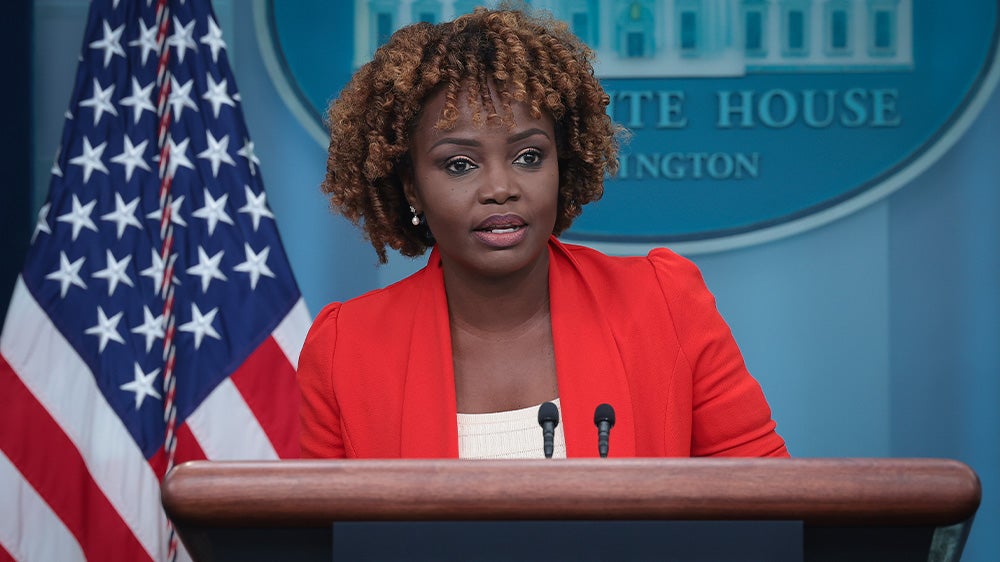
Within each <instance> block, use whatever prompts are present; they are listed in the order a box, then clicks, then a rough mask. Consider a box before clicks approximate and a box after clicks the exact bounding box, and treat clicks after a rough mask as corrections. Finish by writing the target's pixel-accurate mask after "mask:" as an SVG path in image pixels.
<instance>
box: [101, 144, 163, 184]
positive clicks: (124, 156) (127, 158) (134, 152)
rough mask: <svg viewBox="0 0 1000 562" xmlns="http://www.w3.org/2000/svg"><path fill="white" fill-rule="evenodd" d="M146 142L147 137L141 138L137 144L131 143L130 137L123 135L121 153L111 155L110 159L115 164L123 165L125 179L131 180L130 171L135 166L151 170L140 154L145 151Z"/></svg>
mask: <svg viewBox="0 0 1000 562" xmlns="http://www.w3.org/2000/svg"><path fill="white" fill-rule="evenodd" d="M147 144H149V139H145V140H143V141H142V142H140V143H139V144H138V145H133V144H132V139H130V138H128V137H125V146H123V147H122V153H121V154H119V155H118V156H113V157H111V161H112V162H114V163H115V164H121V165H122V166H125V181H131V180H132V172H134V171H135V169H136V168H142V169H143V170H146V171H147V172H151V171H153V170H152V169H151V168H150V167H149V164H147V163H146V159H145V158H143V156H142V155H143V153H144V152H146V145H147Z"/></svg>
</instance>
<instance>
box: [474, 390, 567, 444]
mask: <svg viewBox="0 0 1000 562" xmlns="http://www.w3.org/2000/svg"><path fill="white" fill-rule="evenodd" d="M552 403H553V404H555V405H556V408H559V399H558V398H557V399H555V400H553V401H552ZM539 406H540V405H539ZM561 417H562V411H561V410H560V418H561ZM554 437H555V439H554V440H553V448H552V458H554V459H564V458H566V437H565V436H564V434H563V427H562V424H559V425H557V426H556V430H555V435H554ZM543 445H544V441H543V439H542V428H541V426H539V425H538V406H529V407H527V408H521V409H520V410H510V411H507V412H493V413H488V414H458V457H459V458H461V459H544V458H545V452H544V451H543V449H542V447H543Z"/></svg>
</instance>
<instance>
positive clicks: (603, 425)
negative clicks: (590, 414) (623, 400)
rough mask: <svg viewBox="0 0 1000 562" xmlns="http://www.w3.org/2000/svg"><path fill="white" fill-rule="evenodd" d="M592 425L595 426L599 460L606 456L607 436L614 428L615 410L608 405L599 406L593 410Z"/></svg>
mask: <svg viewBox="0 0 1000 562" xmlns="http://www.w3.org/2000/svg"><path fill="white" fill-rule="evenodd" d="M594 425H596V426H597V452H598V453H599V454H600V455H601V458H602V459H603V458H607V456H608V434H609V433H611V428H612V427H614V426H615V409H614V408H612V407H611V405H610V404H601V405H599V406H598V407H597V409H596V410H594Z"/></svg>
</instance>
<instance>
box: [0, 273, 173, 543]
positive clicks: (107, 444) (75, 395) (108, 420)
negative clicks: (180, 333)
mask: <svg viewBox="0 0 1000 562" xmlns="http://www.w3.org/2000/svg"><path fill="white" fill-rule="evenodd" d="M8 317H9V318H16V319H17V329H16V330H4V331H3V335H2V336H0V354H2V355H3V357H4V358H5V359H6V360H7V362H8V363H9V364H10V366H11V368H13V370H14V371H15V372H16V373H17V374H18V375H19V376H20V378H21V381H23V383H24V385H25V387H26V388H27V389H28V391H29V392H30V393H31V394H32V395H33V396H34V398H35V399H37V400H38V402H39V403H40V404H41V406H42V407H43V408H44V409H45V410H46V411H48V412H49V413H50V414H51V415H52V417H53V419H54V420H55V422H56V423H57V424H58V425H59V426H60V427H61V431H62V432H64V433H65V435H66V436H67V437H68V438H69V439H70V441H72V442H73V444H74V445H75V446H76V449H78V450H79V453H80V454H81V458H82V462H83V463H84V464H85V465H86V467H87V469H89V474H90V477H92V478H93V481H94V483H95V484H96V485H97V487H98V488H99V489H100V490H101V491H103V492H104V495H105V496H106V497H107V499H108V500H109V501H110V502H111V505H113V506H114V508H115V509H116V510H117V511H118V513H120V514H121V516H122V517H123V518H124V519H125V521H126V522H127V524H128V525H129V526H130V527H131V528H132V531H133V532H134V533H135V535H136V538H137V539H138V540H139V542H140V543H141V544H142V545H143V547H144V548H145V549H146V551H147V553H148V556H150V557H153V558H155V557H156V554H155V553H156V552H157V551H158V549H159V545H160V543H162V535H161V531H162V529H164V528H165V526H166V518H165V517H164V516H163V515H162V511H160V510H156V509H149V508H148V506H149V505H156V504H158V503H159V498H160V487H159V479H158V478H157V476H156V475H155V474H154V473H153V471H152V468H151V467H150V466H149V464H148V463H147V462H146V459H145V457H143V456H142V452H141V451H140V450H138V449H137V448H136V447H135V445H134V441H133V440H132V436H131V435H130V434H129V433H128V431H127V430H126V429H125V428H124V426H123V425H122V422H121V419H119V418H118V416H117V415H115V413H114V412H113V411H112V410H111V408H110V407H109V406H108V404H107V402H106V401H105V399H104V395H103V394H102V393H101V391H100V389H98V388H97V385H96V383H95V382H94V378H93V375H92V374H91V372H90V370H89V369H88V367H87V365H86V364H85V363H84V362H83V361H82V360H81V359H80V356H79V355H78V354H77V353H76V351H75V350H74V349H73V348H72V347H71V346H70V345H69V342H67V341H66V338H64V337H63V335H62V334H61V333H60V332H59V331H58V330H57V329H56V327H55V326H54V325H53V324H52V321H51V320H50V319H49V317H48V316H47V315H46V314H45V312H44V311H43V310H42V309H41V308H40V307H39V306H38V303H37V302H36V301H35V299H34V297H33V296H32V295H31V293H29V292H28V290H27V287H25V285H24V281H23V280H22V279H21V278H20V277H18V280H17V284H16V285H15V287H14V296H13V297H12V298H11V304H10V308H9V312H8ZM53 373H66V374H67V375H73V376H64V377H61V378H59V379H58V381H59V383H60V384H53V383H52V375H53ZM5 449H6V447H5ZM81 469H82V467H81ZM84 474H86V472H85V473H84ZM102 524H103V522H102Z"/></svg>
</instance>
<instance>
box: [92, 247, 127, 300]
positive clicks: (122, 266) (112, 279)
mask: <svg viewBox="0 0 1000 562" xmlns="http://www.w3.org/2000/svg"><path fill="white" fill-rule="evenodd" d="M106 251H107V256H108V265H107V266H106V267H105V268H104V269H102V270H100V271H95V272H94V275H93V276H94V277H97V278H98V279H107V281H108V296H109V297H110V296H111V295H112V294H114V292H115V289H117V288H118V283H125V284H126V285H128V286H129V287H135V284H133V283H132V279H131V278H129V276H128V273H126V272H125V270H126V269H128V264H129V262H131V261H132V256H130V255H126V256H125V257H124V258H122V260H121V261H118V260H116V259H115V256H114V254H112V253H111V250H106Z"/></svg>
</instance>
